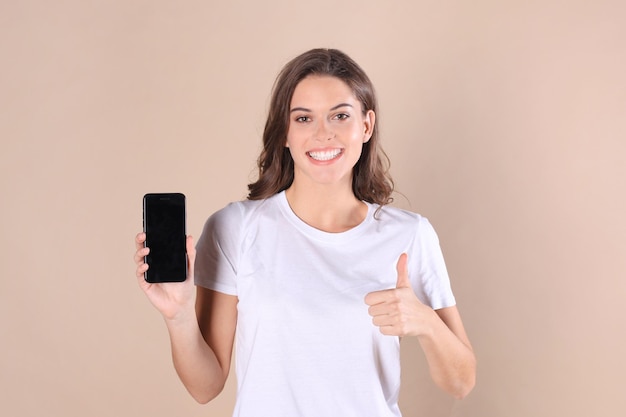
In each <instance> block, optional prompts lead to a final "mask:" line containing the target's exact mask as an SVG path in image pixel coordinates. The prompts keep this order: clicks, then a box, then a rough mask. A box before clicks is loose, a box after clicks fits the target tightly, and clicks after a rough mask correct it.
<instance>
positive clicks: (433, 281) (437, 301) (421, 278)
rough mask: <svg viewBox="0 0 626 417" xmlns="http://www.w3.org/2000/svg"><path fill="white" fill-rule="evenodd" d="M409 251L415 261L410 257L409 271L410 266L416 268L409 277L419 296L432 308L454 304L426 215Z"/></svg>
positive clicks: (434, 234) (436, 241)
mask: <svg viewBox="0 0 626 417" xmlns="http://www.w3.org/2000/svg"><path fill="white" fill-rule="evenodd" d="M412 252H413V259H414V260H415V262H411V260H410V259H409V262H410V269H409V273H410V271H411V268H415V269H414V270H416V271H417V274H416V275H413V278H412V279H413V285H414V289H415V290H416V291H415V292H416V293H417V295H418V297H419V298H420V300H421V301H422V302H423V303H425V304H427V305H429V306H430V307H431V308H432V309H434V310H437V309H440V308H444V307H451V306H453V305H455V304H456V300H455V298H454V294H453V293H452V288H451V285H450V277H449V276H448V270H447V268H446V264H445V261H444V258H443V253H442V251H441V247H440V245H439V237H438V236H437V233H436V232H435V229H434V228H433V226H432V225H431V224H430V222H429V221H428V219H426V218H425V217H420V218H419V221H418V227H417V235H416V237H415V242H414V246H413V251H412ZM415 281H417V282H415Z"/></svg>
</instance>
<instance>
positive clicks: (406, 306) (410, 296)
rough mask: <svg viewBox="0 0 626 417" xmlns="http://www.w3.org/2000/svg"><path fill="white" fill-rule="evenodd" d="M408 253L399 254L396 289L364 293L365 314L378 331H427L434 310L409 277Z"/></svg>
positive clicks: (434, 316)
mask: <svg viewBox="0 0 626 417" xmlns="http://www.w3.org/2000/svg"><path fill="white" fill-rule="evenodd" d="M407 262H408V256H407V254H406V253H403V254H402V255H400V258H399V259H398V263H397V265H396V270H397V271H398V280H397V283H396V288H392V289H389V290H382V291H374V292H371V293H369V294H367V296H365V303H366V304H367V305H368V306H370V307H369V309H368V313H369V315H370V316H372V322H373V323H374V325H376V326H378V328H379V329H380V332H381V333H382V334H384V335H388V336H421V335H424V334H426V333H428V332H429V331H430V329H431V328H432V325H431V323H432V322H433V320H437V319H438V316H437V313H435V311H434V310H433V309H431V308H430V307H428V306H426V305H424V304H423V303H422V302H421V301H420V300H419V299H418V298H417V295H415V291H413V288H412V287H411V281H410V280H409V271H408V267H407Z"/></svg>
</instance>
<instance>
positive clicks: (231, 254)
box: [194, 203, 242, 295]
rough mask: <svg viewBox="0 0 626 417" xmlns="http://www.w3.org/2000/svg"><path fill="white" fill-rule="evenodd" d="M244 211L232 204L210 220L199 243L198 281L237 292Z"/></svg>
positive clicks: (196, 273) (201, 284) (226, 292)
mask: <svg viewBox="0 0 626 417" xmlns="http://www.w3.org/2000/svg"><path fill="white" fill-rule="evenodd" d="M241 220H242V211H241V208H240V207H239V205H238V204H237V203H231V204H229V205H228V206H226V207H224V208H223V209H221V210H219V211H217V212H215V213H214V214H213V215H211V216H210V217H209V218H208V220H207V221H206V223H205V225H204V228H203V230H202V234H201V236H200V239H198V243H197V245H196V262H195V267H194V273H195V284H196V285H198V286H201V287H204V288H208V289H211V290H214V291H218V292H221V293H224V294H228V295H237V281H236V277H237V264H238V261H239V254H240V241H241V240H240V236H241V224H242V221H241Z"/></svg>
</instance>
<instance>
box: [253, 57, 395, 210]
mask: <svg viewBox="0 0 626 417" xmlns="http://www.w3.org/2000/svg"><path fill="white" fill-rule="evenodd" d="M309 75H328V76H332V77H337V78H339V79H340V80H342V81H343V82H345V83H346V84H347V85H348V87H350V89H351V90H352V92H353V93H354V96H355V97H356V98H357V100H359V102H360V103H361V108H362V109H363V114H364V115H365V114H366V113H367V112H368V111H369V110H372V111H374V113H375V114H377V113H376V112H377V102H376V94H375V92H374V86H373V85H372V82H371V81H370V79H369V77H368V76H367V75H366V74H365V71H363V69H361V67H360V66H359V65H358V64H357V63H356V62H354V61H353V60H352V59H351V58H350V57H349V56H348V55H346V54H345V53H343V52H341V51H339V50H336V49H312V50H310V51H307V52H305V53H303V54H302V55H299V56H297V57H296V58H294V59H292V60H291V61H290V62H288V63H287V65H285V67H283V69H282V70H281V72H280V73H279V74H278V77H277V78H276V81H275V83H274V87H273V89H272V97H271V101H270V110H269V114H268V116H267V121H266V122H265V130H264V132H263V150H262V151H261V154H260V155H259V158H258V161H257V165H258V169H259V177H258V180H257V181H256V182H253V183H251V184H248V190H249V194H248V199H250V200H261V199H264V198H267V197H271V196H272V195H274V194H276V193H279V192H281V191H283V190H286V189H287V188H289V187H290V186H291V184H292V182H293V177H294V165H293V159H292V157H291V153H290V152H289V149H288V148H287V147H286V146H285V143H286V141H287V132H288V130H289V107H290V105H291V98H292V96H293V92H294V90H295V89H296V86H297V85H298V83H299V82H300V81H302V80H303V79H304V78H306V77H308V76H309ZM393 187H394V184H393V180H392V178H391V176H390V175H389V158H388V157H387V155H386V154H385V152H384V151H383V149H382V147H381V145H380V139H379V136H378V117H377V120H376V123H375V124H374V130H373V132H372V136H371V138H370V140H369V141H367V142H366V143H364V144H363V151H362V153H361V157H360V158H359V160H358V161H357V163H356V165H355V166H354V168H353V171H352V191H353V192H354V195H355V196H356V197H357V198H358V199H359V200H363V201H367V202H369V203H374V204H379V205H381V206H382V205H385V204H389V203H391V202H392V201H393V199H392V198H391V193H392V192H393Z"/></svg>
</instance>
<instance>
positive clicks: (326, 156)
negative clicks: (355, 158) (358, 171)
mask: <svg viewBox="0 0 626 417" xmlns="http://www.w3.org/2000/svg"><path fill="white" fill-rule="evenodd" d="M341 152H342V150H341V149H333V150H330V151H319V152H313V151H311V152H307V155H309V156H310V157H311V158H313V159H315V160H316V161H330V160H331V159H334V158H336V157H338V156H339V155H340V154H341Z"/></svg>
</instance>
